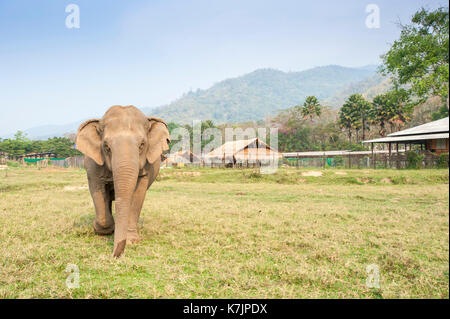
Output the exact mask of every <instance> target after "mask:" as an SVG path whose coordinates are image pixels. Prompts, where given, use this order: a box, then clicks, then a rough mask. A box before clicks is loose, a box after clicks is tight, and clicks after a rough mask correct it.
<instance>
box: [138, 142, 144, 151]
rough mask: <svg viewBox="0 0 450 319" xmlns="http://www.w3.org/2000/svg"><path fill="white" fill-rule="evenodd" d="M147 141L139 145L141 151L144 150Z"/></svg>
mask: <svg viewBox="0 0 450 319" xmlns="http://www.w3.org/2000/svg"><path fill="white" fill-rule="evenodd" d="M144 147H145V143H144V142H142V143H141V145H139V152H142V151H143V150H144Z"/></svg>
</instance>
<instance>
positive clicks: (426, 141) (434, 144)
mask: <svg viewBox="0 0 450 319" xmlns="http://www.w3.org/2000/svg"><path fill="white" fill-rule="evenodd" d="M448 139H449V120H448V117H446V118H443V119H440V120H437V121H433V122H430V123H426V124H423V125H419V126H415V127H411V128H408V129H406V130H402V131H398V132H395V133H392V134H389V135H388V136H386V137H382V138H377V139H373V140H368V141H364V142H363V143H372V147H373V144H375V143H388V144H389V145H392V144H395V145H396V147H397V149H398V145H399V144H404V145H405V149H406V145H412V144H415V145H421V149H422V150H427V151H430V152H432V153H435V154H437V155H440V154H442V153H448V151H449V145H448Z"/></svg>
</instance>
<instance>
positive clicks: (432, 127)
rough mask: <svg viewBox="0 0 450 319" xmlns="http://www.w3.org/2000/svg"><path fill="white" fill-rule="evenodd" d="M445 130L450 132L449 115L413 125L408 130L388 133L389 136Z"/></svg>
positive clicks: (441, 131)
mask: <svg viewBox="0 0 450 319" xmlns="http://www.w3.org/2000/svg"><path fill="white" fill-rule="evenodd" d="M443 132H448V117H446V118H443V119H440V120H437V121H433V122H430V123H426V124H422V125H419V126H415V127H411V128H408V129H406V130H402V131H398V132H395V133H391V134H389V135H388V137H391V136H404V135H416V134H432V133H443Z"/></svg>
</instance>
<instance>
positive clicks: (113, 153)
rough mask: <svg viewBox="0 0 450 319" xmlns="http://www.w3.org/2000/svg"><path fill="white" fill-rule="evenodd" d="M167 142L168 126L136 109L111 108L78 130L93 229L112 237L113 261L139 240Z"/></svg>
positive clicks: (78, 146) (77, 140) (77, 142)
mask: <svg viewBox="0 0 450 319" xmlns="http://www.w3.org/2000/svg"><path fill="white" fill-rule="evenodd" d="M169 142H170V137H169V131H168V129H167V125H166V123H165V122H164V121H162V120H161V119H157V118H153V117H147V116H145V115H144V114H143V113H142V112H141V111H140V110H139V109H137V108H136V107H134V106H124V107H123V106H112V107H111V108H110V109H109V110H108V111H106V113H105V115H104V116H103V117H102V118H101V119H93V120H89V121H86V122H84V123H83V124H81V125H80V127H79V128H78V133H77V139H76V145H77V149H78V150H79V151H80V152H82V153H83V154H84V155H85V168H86V171H87V177H88V181H89V190H90V192H91V196H92V200H93V201H94V206H95V213H96V215H95V221H94V230H95V232H96V233H98V234H101V235H107V234H111V233H113V232H114V249H113V256H114V257H119V256H120V255H121V254H122V253H123V251H124V249H125V245H126V243H134V242H138V241H139V235H138V233H137V223H138V220H139V215H140V213H141V209H142V204H143V203H144V199H145V193H146V191H147V189H148V188H149V187H150V185H151V184H152V183H153V181H154V180H155V178H156V176H157V175H158V173H159V167H160V164H161V154H162V153H163V152H164V151H166V150H168V149H169V147H168V143H169ZM113 200H115V219H116V221H115V223H114V219H113V216H112V212H111V203H112V201H113Z"/></svg>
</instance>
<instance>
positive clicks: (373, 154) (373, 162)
mask: <svg viewBox="0 0 450 319" xmlns="http://www.w3.org/2000/svg"><path fill="white" fill-rule="evenodd" d="M371 144H372V166H373V169H375V168H376V164H375V153H374V152H373V143H371Z"/></svg>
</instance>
